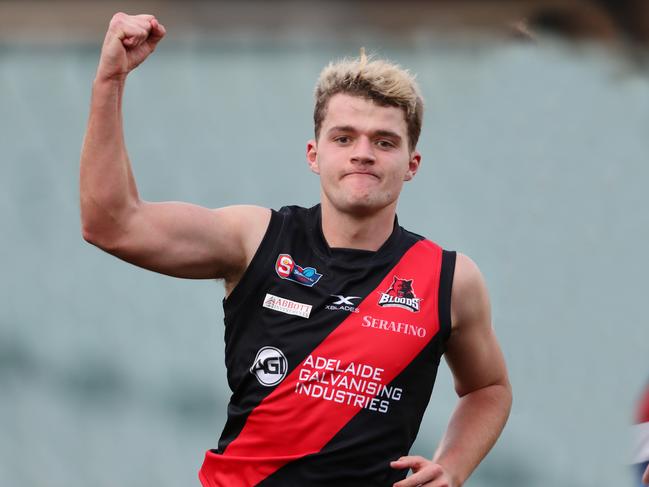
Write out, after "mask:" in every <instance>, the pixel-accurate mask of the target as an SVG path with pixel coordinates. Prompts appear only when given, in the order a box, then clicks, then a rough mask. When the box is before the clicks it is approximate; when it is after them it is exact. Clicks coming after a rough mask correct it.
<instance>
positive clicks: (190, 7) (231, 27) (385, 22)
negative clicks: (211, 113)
mask: <svg viewBox="0 0 649 487" xmlns="http://www.w3.org/2000/svg"><path fill="white" fill-rule="evenodd" d="M120 10H125V11H127V12H128V13H139V12H155V13H156V15H157V16H158V17H159V18H160V19H162V20H163V21H164V22H165V23H166V24H167V25H169V26H173V30H174V32H175V35H177V36H182V35H183V33H184V34H185V35H190V36H192V37H195V36H196V35H203V36H208V37H209V36H215V35H219V36H222V35H228V34H233V35H237V36H240V35H241V32H245V33H246V35H250V34H255V35H256V36H266V37H272V38H285V37H287V36H292V35H296V34H297V35H309V36H313V37H315V38H329V37H331V35H332V32H335V36H336V37H337V38H339V39H341V40H345V39H349V38H350V37H353V36H354V35H355V34H356V33H357V32H358V31H359V30H360V31H371V32H376V33H380V34H382V35H390V36H393V37H396V38H408V37H411V36H416V35H420V34H421V33H422V32H428V31H430V30H434V31H436V32H457V31H460V32H466V31H468V30H469V31H475V32H480V33H487V34H492V35H496V36H508V35H510V34H511V27H512V26H513V25H517V24H518V23H520V22H521V21H524V22H525V23H526V25H527V28H528V30H531V31H535V30H537V29H538V30H541V31H547V32H550V33H553V34H557V35H560V36H563V37H566V38H569V39H573V40H575V39H587V40H591V39H597V40H602V41H606V42H614V43H631V44H634V45H642V46H647V45H648V44H649V2H647V1H645V0H508V1H504V0H401V1H398V2H396V1H392V0H354V1H345V0H331V1H300V0H275V1H264V0H244V1H234V0H229V1H228V0H220V1H205V0H204V1H198V0H189V1H182V2H181V1H153V0H149V1H147V0H136V1H130V2H123V1H122V2H120V1H111V0H106V1H95V2H88V1H81V0H77V1H70V0H67V1H66V0H60V1H57V0H52V1H46V0H26V1H25V0H22V1H18V0H13V1H12V0H4V1H1V2H0V42H2V41H4V42H16V41H26V42H37V41H47V42H80V41H88V42H95V41H96V39H97V35H99V34H101V33H103V31H104V28H105V26H106V23H107V22H106V19H107V18H110V15H111V14H112V13H114V12H116V11H120Z"/></svg>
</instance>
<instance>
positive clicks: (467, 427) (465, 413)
mask: <svg viewBox="0 0 649 487" xmlns="http://www.w3.org/2000/svg"><path fill="white" fill-rule="evenodd" d="M511 402H512V393H511V387H510V386H509V384H495V385H490V386H487V387H483V388H481V389H477V390H475V391H473V392H470V393H468V394H466V395H465V396H463V397H461V398H460V399H459V401H458V404H457V407H456V408H455V411H454V412H453V415H452V416H451V420H450V421H449V424H448V427H447V429H446V433H445V434H444V437H443V438H442V441H441V442H440V444H439V447H438V448H437V451H436V452H435V456H434V458H433V460H434V461H435V462H436V463H439V464H440V465H441V466H442V467H444V469H445V470H446V471H447V472H449V474H450V475H451V477H452V478H453V479H454V481H455V483H454V484H453V485H454V486H455V487H459V486H461V485H463V484H464V482H465V481H466V479H467V478H468V477H469V475H470V474H471V472H473V470H474V469H475V468H476V467H477V466H478V464H479V463H480V461H481V460H482V459H483V458H484V457H485V456H486V455H487V453H488V452H489V450H491V448H492V447H493V445H494V443H495V442H496V440H497V439H498V436H500V433H501V431H502V429H503V427H504V426H505V423H506V421H507V417H508V416H509V411H510V408H511Z"/></svg>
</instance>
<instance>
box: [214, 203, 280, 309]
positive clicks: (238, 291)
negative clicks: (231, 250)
mask: <svg viewBox="0 0 649 487" xmlns="http://www.w3.org/2000/svg"><path fill="white" fill-rule="evenodd" d="M270 212H271V213H270V221H269V222H268V228H267V229H266V233H265V234H264V236H263V238H262V239H261V242H259V247H257V250H256V251H255V254H254V255H253V256H252V259H251V260H250V264H248V267H247V268H246V270H245V271H244V273H243V275H242V276H241V279H240V280H239V282H238V283H237V285H236V286H235V287H234V289H233V290H232V292H230V294H229V295H228V297H227V298H223V308H224V309H225V308H228V309H231V310H233V309H234V308H236V307H237V306H239V304H240V303H241V302H242V300H243V299H245V297H246V294H249V291H250V290H251V289H252V288H253V287H254V285H255V284H254V279H255V277H259V276H263V275H264V274H263V269H264V267H265V266H266V264H267V263H268V261H269V260H270V259H271V258H272V256H273V253H272V252H268V251H267V247H268V245H269V243H271V242H276V241H277V240H278V236H279V233H280V231H281V228H282V222H283V217H282V215H281V214H280V213H279V212H277V211H275V210H273V209H271V210H270ZM271 245H272V244H271Z"/></svg>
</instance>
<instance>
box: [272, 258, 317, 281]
mask: <svg viewBox="0 0 649 487" xmlns="http://www.w3.org/2000/svg"><path fill="white" fill-rule="evenodd" d="M275 271H276V272H277V275H278V276H279V277H281V278H282V279H286V280H288V281H293V282H297V283H298V284H302V285H303V286H308V287H313V286H315V284H316V283H317V282H318V281H319V280H320V278H321V277H322V274H318V271H316V270H315V269H314V268H313V267H302V266H299V265H297V264H296V263H295V261H294V260H293V257H291V256H290V255H288V254H279V257H277V262H275Z"/></svg>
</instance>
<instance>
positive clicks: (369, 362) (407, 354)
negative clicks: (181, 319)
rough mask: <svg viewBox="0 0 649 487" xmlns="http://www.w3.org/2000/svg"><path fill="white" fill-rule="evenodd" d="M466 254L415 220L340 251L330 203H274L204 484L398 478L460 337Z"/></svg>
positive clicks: (228, 316) (244, 292)
mask: <svg viewBox="0 0 649 487" xmlns="http://www.w3.org/2000/svg"><path fill="white" fill-rule="evenodd" d="M454 268H455V253H454V252H448V251H445V250H442V249H441V248H440V247H439V246H438V245H436V244H434V243H433V242H431V241H428V240H426V239H424V238H423V237H421V236H418V235H415V234H413V233H410V232H408V231H406V230H405V229H403V228H401V227H400V226H399V225H398V223H397V221H396V219H395V224H394V230H393V232H392V234H391V235H390V237H389V238H388V240H387V241H386V242H385V243H384V244H383V246H382V247H381V248H380V249H379V250H378V251H376V252H372V251H365V250H355V249H332V248H330V247H329V246H328V245H327V242H326V241H325V239H324V236H323V234H322V229H321V215H320V206H319V205H318V206H315V207H313V208H310V209H304V208H300V207H296V206H290V207H284V208H282V209H280V210H279V211H273V212H272V216H271V219H270V223H269V226H268V229H267V231H266V234H265V236H264V238H263V240H262V242H261V244H260V246H259V249H258V250H257V252H256V254H255V256H254V257H253V259H252V261H251V262H250V265H249V267H248V269H247V270H246V272H245V273H244V275H243V277H242V279H241V281H240V282H239V284H238V285H237V286H236V287H235V289H234V290H233V291H232V293H231V294H230V296H229V297H228V298H227V299H226V300H225V301H224V305H223V306H224V311H225V361H226V366H227V371H228V384H229V386H230V388H231V390H232V397H231V399H230V403H229V405H228V419H227V423H226V425H225V428H224V430H223V433H222V435H221V438H220V440H219V444H218V449H217V450H210V451H208V452H207V453H206V455H205V461H204V463H203V466H202V468H201V470H200V472H199V478H200V480H201V483H202V485H203V486H204V487H239V486H241V487H246V486H253V485H259V486H264V487H275V486H281V487H292V486H296V487H306V486H315V487H318V486H337V487H347V486H349V487H351V486H354V487H358V486H381V487H386V486H391V485H392V484H393V483H394V482H397V481H399V480H401V479H403V478H404V477H405V476H406V473H407V471H406V470H394V469H392V468H390V465H389V462H390V461H391V460H396V459H397V458H399V457H400V456H403V455H407V454H408V451H409V449H410V447H411V445H412V443H413V441H414V440H415V437H416V435H417V431H418V430H419V425H420V423H421V419H422V416H423V414H424V410H425V408H426V406H427V404H428V401H429V399H430V394H431V392H432V389H433V385H434V382H435V376H436V373H437V367H438V364H439V360H440V357H441V355H442V353H443V351H444V346H445V342H446V340H447V339H448V336H449V334H450V328H451V325H450V321H451V320H450V297H451V285H452V280H453V271H454Z"/></svg>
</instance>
